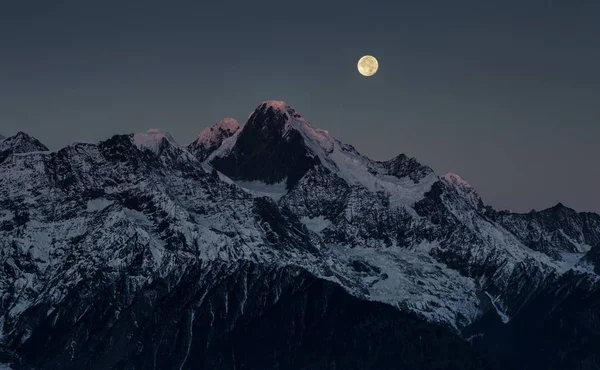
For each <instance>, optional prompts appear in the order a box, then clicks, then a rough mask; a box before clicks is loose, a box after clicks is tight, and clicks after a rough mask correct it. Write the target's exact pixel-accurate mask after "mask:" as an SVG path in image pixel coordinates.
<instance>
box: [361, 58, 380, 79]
mask: <svg viewBox="0 0 600 370" xmlns="http://www.w3.org/2000/svg"><path fill="white" fill-rule="evenodd" d="M357 67H358V72H360V74H361V75H363V76H367V77H370V76H373V75H374V74H375V73H376V72H377V69H378V68H379V62H377V59H375V57H374V56H372V55H365V56H364V57H362V58H360V59H359V60H358V65H357Z"/></svg>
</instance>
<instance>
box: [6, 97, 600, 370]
mask: <svg viewBox="0 0 600 370" xmlns="http://www.w3.org/2000/svg"><path fill="white" fill-rule="evenodd" d="M0 263H1V267H0V293H1V300H0V363H5V364H6V365H5V366H6V367H7V368H13V369H196V368H210V369H233V368H235V369H340V368H343V369H370V368H372V369H496V368H498V369H500V368H510V369H586V370H587V369H597V368H598V367H600V366H599V365H600V351H599V350H598V349H599V348H600V216H599V215H597V214H594V213H586V212H576V211H574V210H572V209H570V208H568V207H566V206H564V205H562V204H557V205H556V206H554V207H552V208H549V209H546V210H543V211H539V212H535V211H532V212H529V213H512V212H508V211H498V210H495V209H493V208H492V207H490V206H487V205H485V203H484V202H483V201H482V199H481V198H480V196H479V195H478V193H477V191H476V190H475V189H474V188H473V187H472V186H471V185H469V184H468V183H467V182H466V181H464V180H463V179H461V178H460V176H458V175H456V174H446V175H442V176H440V175H438V174H436V173H435V172H434V171H433V170H432V169H431V168H429V167H427V166H426V165H423V164H421V163H419V162H418V161H417V160H416V159H415V158H411V157H408V156H406V155H404V154H400V155H398V156H397V157H395V158H393V159H390V160H388V161H375V160H371V159H369V158H368V157H366V156H364V155H362V154H360V153H359V152H358V151H357V150H356V149H355V148H354V147H352V146H351V145H349V144H346V143H343V142H341V141H339V140H338V139H336V138H335V137H334V136H332V135H331V134H330V133H329V132H327V131H325V130H321V129H317V128H314V127H312V125H311V124H310V123H309V122H308V121H307V120H306V119H305V118H304V117H302V116H301V115H300V114H299V113H298V112H296V111H295V110H294V109H293V108H292V107H290V106H289V105H288V104H286V103H285V102H280V101H266V102H263V103H261V104H260V105H259V106H258V107H257V108H256V109H255V110H254V111H253V112H252V114H251V115H250V117H249V118H248V120H247V122H245V123H243V124H239V123H238V122H237V121H235V120H234V119H232V118H227V119H224V120H222V121H221V122H219V123H217V124H215V125H213V126H212V127H209V128H207V129H205V130H204V131H202V132H201V133H200V134H199V135H198V137H197V138H196V139H195V140H194V141H193V142H192V143H191V144H190V145H188V146H182V145H180V144H178V143H177V142H176V141H175V140H174V139H173V137H171V136H170V135H169V134H168V133H167V132H165V131H163V130H160V129H151V130H149V131H147V132H145V133H140V134H135V135H133V134H131V135H116V136H113V137H111V138H110V139H108V140H105V141H102V142H100V143H98V144H90V143H74V144H71V145H69V146H67V147H65V148H63V149H60V150H58V151H49V150H48V148H47V147H46V146H44V144H42V143H41V142H40V141H39V140H37V139H35V138H33V137H31V136H29V135H27V134H25V133H22V132H20V133H18V134H16V135H14V136H12V137H8V138H4V139H2V138H0ZM0 366H2V365H0Z"/></svg>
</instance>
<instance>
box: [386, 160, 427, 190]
mask: <svg viewBox="0 0 600 370" xmlns="http://www.w3.org/2000/svg"><path fill="white" fill-rule="evenodd" d="M380 163H381V165H383V167H384V168H385V169H386V170H387V174H388V175H392V176H396V177H398V178H403V177H408V178H410V179H411V180H412V181H413V182H414V183H415V184H417V183H418V182H419V181H421V180H422V179H423V178H425V177H426V176H427V175H429V174H431V173H433V170H432V169H431V168H429V167H427V166H423V165H422V164H420V163H419V162H417V160H416V159H415V158H409V157H407V156H406V154H400V155H398V156H397V157H396V158H394V159H390V160H389V161H385V162H380Z"/></svg>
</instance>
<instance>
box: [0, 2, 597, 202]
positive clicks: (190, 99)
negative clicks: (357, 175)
mask: <svg viewBox="0 0 600 370" xmlns="http://www.w3.org/2000/svg"><path fill="white" fill-rule="evenodd" d="M124 3H125V4H124ZM494 3H496V4H491V2H482V1H464V0H457V1H453V2H449V1H419V2H416V1H410V2H408V1H397V2H390V1H379V2H365V1H354V0H349V1H343V2H342V1H327V2H326V1H318V2H317V1H310V0H309V1H302V2H297V1H294V2H270V1H261V2H251V1H223V2H219V3H218V4H217V2H212V4H206V3H205V2H199V1H193V2H192V1H173V2H165V1H155V0H147V1H128V2H121V1H119V2H117V1H110V0H109V1H103V2H84V1H72V0H68V1H29V0H24V1H8V2H3V3H2V5H0V53H1V54H0V55H1V58H0V134H3V135H5V136H8V135H12V134H14V133H16V132H17V131H25V132H27V133H29V134H31V135H33V136H35V137H37V138H38V139H40V140H41V141H42V142H44V143H45V144H46V145H47V146H49V147H50V148H51V149H54V150H56V149H59V148H60V147H62V146H64V145H67V144H68V143H70V142H73V141H75V140H85V141H93V142H95V141H99V140H103V139H105V138H108V137H110V136H111V135H113V134H116V133H131V132H140V131H144V130H146V129H148V128H151V127H160V128H163V129H165V130H167V131H169V132H170V133H171V134H172V135H173V136H174V137H175V138H176V139H177V140H178V141H179V142H180V143H181V144H186V145H187V144H188V143H189V142H191V141H192V140H193V139H194V137H195V136H196V135H197V134H198V133H199V132H200V131H201V130H202V129H203V128H205V127H207V126H209V125H211V124H213V123H215V122H217V121H218V120H220V119H221V118H224V117H229V116H231V117H235V118H236V119H238V120H239V121H240V122H243V121H245V119H246V118H247V117H248V115H249V113H250V112H251V111H252V110H253V109H254V108H255V107H256V106H257V105H258V104H259V103H260V102H261V101H263V100H269V99H274V100H285V101H287V102H288V103H289V104H290V105H292V106H293V107H294V108H296V110H297V111H298V112H300V113H301V114H302V115H303V116H305V117H306V118H307V119H308V120H309V121H310V122H311V123H312V124H313V126H315V127H320V128H324V129H327V130H329V131H330V132H331V133H332V134H333V135H334V136H336V137H338V138H339V139H341V140H342V141H345V142H348V143H350V144H352V145H354V146H355V147H356V148H357V149H358V150H359V151H361V152H362V153H363V154H365V155H367V156H369V157H371V158H374V159H389V158H391V157H394V156H395V155H397V154H399V153H406V154H408V155H410V156H414V157H417V159H418V160H419V161H420V162H421V163H424V164H427V165H429V166H431V167H432V168H433V169H434V170H435V171H436V172H437V173H438V174H444V173H446V172H454V173H457V174H459V175H460V176H461V177H463V178H464V179H465V180H466V181H468V182H469V183H471V184H472V185H473V186H474V187H475V188H476V189H477V190H478V191H479V193H480V194H481V196H482V197H483V199H484V202H486V203H488V204H491V205H493V206H494V207H496V208H500V209H510V210H513V211H529V210H530V209H532V208H535V209H543V208H546V207H550V206H552V205H554V204H556V203H558V202H562V203H564V204H565V205H567V206H570V207H573V208H575V209H577V210H581V211H584V210H589V211H595V212H600V195H599V194H598V184H599V183H600V165H599V164H598V160H599V159H600V22H598V19H600V2H597V1H596V2H592V1H585V2H584V1H540V0H528V1H512V0H509V1H503V2H494ZM365 54H371V55H374V56H376V57H377V59H378V60H379V63H380V69H379V71H378V73H377V74H376V75H375V76H373V77H371V78H366V77H363V76H361V75H359V74H358V72H357V70H356V62H357V60H358V59H359V58H360V57H361V56H362V55H365Z"/></svg>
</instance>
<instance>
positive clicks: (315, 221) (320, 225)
mask: <svg viewBox="0 0 600 370" xmlns="http://www.w3.org/2000/svg"><path fill="white" fill-rule="evenodd" d="M300 222H302V223H303V224H304V225H305V226H306V228H307V229H309V230H310V231H314V232H316V233H317V234H319V233H320V232H321V231H323V230H325V229H326V228H328V227H329V225H331V221H329V220H328V219H326V218H325V217H323V216H319V217H315V218H310V217H306V216H304V217H302V218H301V219H300Z"/></svg>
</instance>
